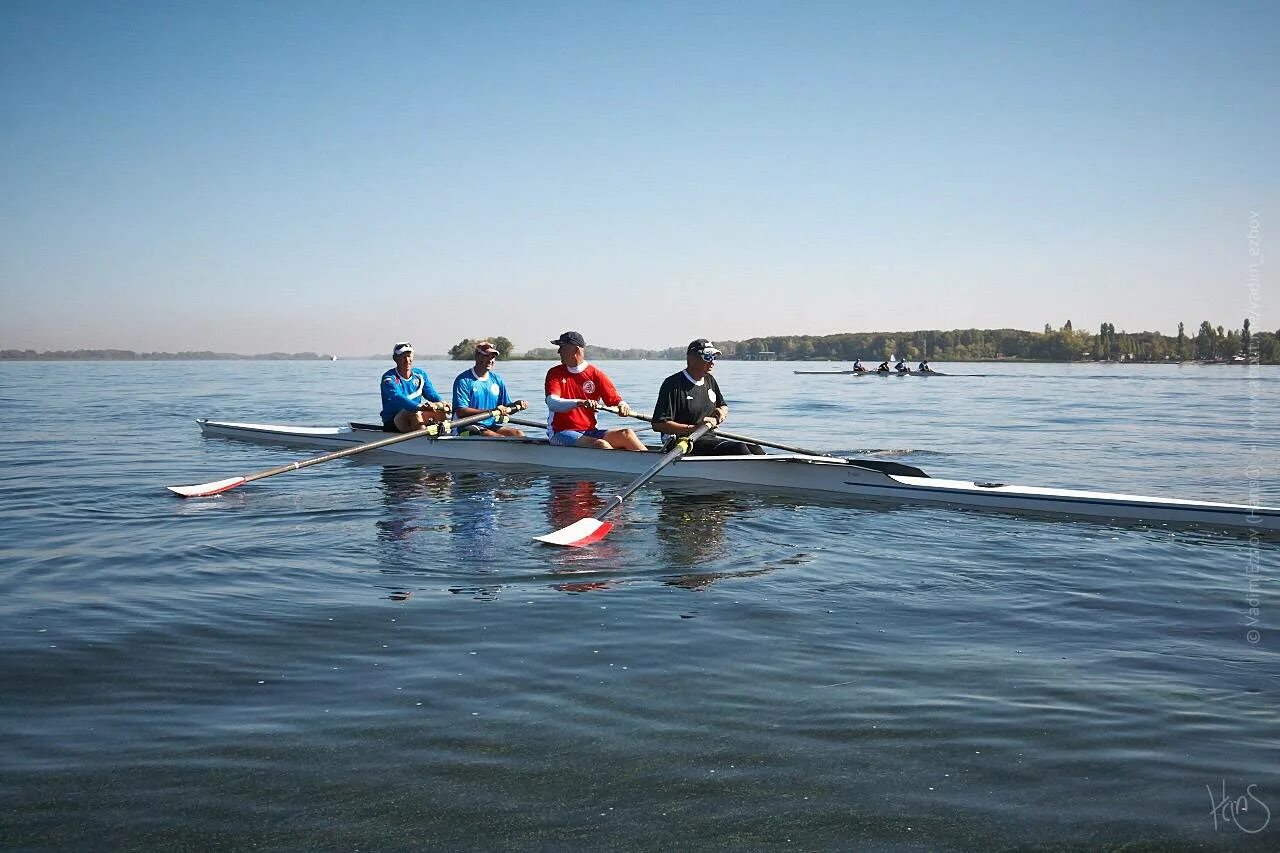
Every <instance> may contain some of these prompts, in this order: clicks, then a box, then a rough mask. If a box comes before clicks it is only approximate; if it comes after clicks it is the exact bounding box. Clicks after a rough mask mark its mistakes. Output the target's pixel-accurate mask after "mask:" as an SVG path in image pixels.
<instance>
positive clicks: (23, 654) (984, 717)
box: [0, 361, 1280, 849]
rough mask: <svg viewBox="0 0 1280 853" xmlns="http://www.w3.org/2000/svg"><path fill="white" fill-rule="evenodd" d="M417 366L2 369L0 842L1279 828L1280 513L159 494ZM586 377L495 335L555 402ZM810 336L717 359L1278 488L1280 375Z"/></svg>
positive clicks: (400, 487) (374, 473) (843, 420)
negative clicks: (1189, 524) (851, 358)
mask: <svg viewBox="0 0 1280 853" xmlns="http://www.w3.org/2000/svg"><path fill="white" fill-rule="evenodd" d="M387 366H388V365H383V364H381V363H375V362H363V361H340V362H336V363H246V362H202V363H136V364H129V363H83V364H72V363H40V364H32V363H27V364H15V363H8V364H0V425H2V426H3V430H0V567H2V568H0V617H2V618H0V638H2V642H0V690H2V691H3V702H2V703H0V726H2V727H3V739H2V740H0V771H2V772H0V808H2V812H0V846H3V847H6V848H13V847H18V848H26V849H39V848H45V849H66V848H82V849H107V848H112V849H125V848H134V849H150V848H154V847H156V846H165V847H182V846H187V847H189V848H191V849H200V848H210V847H237V848H242V847H262V848H311V849H315V848H325V849H388V848H398V847H423V846H432V845H434V846H440V847H447V848H476V849H488V848H493V847H495V846H507V847H548V848H560V847H566V846H567V847H579V848H597V849H598V848H615V849H635V848H654V849H656V848H666V847H671V846H673V845H683V846H716V847H732V848H740V847H757V846H774V845H787V844H790V845H794V846H796V847H797V848H800V849H812V848H832V847H876V848H884V849H895V848H897V849H937V848H969V849H987V848H991V847H999V846H1007V845H1012V846H1020V845H1027V844H1046V845H1055V844H1062V845H1067V846H1090V845H1103V844H1116V845H1119V844H1123V843H1126V842H1133V841H1145V842H1149V843H1152V844H1154V845H1156V846H1164V845H1172V846H1178V847H1181V846H1205V847H1216V846H1219V845H1221V846H1224V847H1236V846H1240V845H1245V846H1250V845H1254V846H1258V847H1259V848H1260V849H1275V848H1276V847H1277V846H1280V843H1277V842H1278V839H1280V836H1278V835H1277V834H1276V833H1277V832H1278V831H1280V814H1278V815H1277V818H1276V820H1275V821H1274V823H1276V824H1278V826H1267V827H1265V828H1263V829H1262V831H1261V832H1257V833H1254V834H1248V833H1246V832H1245V831H1244V830H1245V829H1249V830H1255V829H1257V828H1258V827H1259V826H1260V825H1261V823H1262V820H1263V809H1262V807H1261V803H1266V804H1267V805H1268V806H1269V808H1270V809H1273V810H1275V811H1277V812H1278V813H1280V752H1278V751H1277V747H1276V744H1277V741H1278V739H1280V725H1278V724H1280V711H1278V710H1277V708H1278V707H1280V703H1278V702H1277V699H1278V698H1280V690H1278V688H1280V661H1278V660H1277V655H1276V653H1275V651H1274V649H1275V647H1276V640H1277V637H1278V636H1280V635H1278V634H1277V633H1276V629H1277V616H1278V614H1280V599H1278V597H1277V595H1276V592H1275V590H1276V580H1277V576H1278V573H1280V560H1278V559H1277V557H1278V556H1280V543H1277V541H1276V540H1274V539H1271V540H1267V539H1257V538H1251V537H1250V536H1248V535H1246V534H1243V533H1240V532H1236V533H1231V532H1224V531H1217V530H1210V529H1194V528H1165V527H1161V526H1144V525H1133V524H1128V525H1108V524H1105V523H1097V522H1087V521H1068V520H1053V519H1047V518H1043V517H1039V518H1030V517H1018V516H1014V515H1005V514H979V513H975V512H971V511H962V510H952V509H945V508H937V507H924V506H890V505H885V504H859V503H856V502H848V501H845V502H831V503H823V502H821V501H820V500H816V499H800V500H797V499H796V498H795V497H794V496H790V497H788V496H783V495H767V494H756V493H743V492H736V493H722V492H715V491H710V490H706V489H701V490H700V489H696V488H680V487H672V486H668V485H663V486H661V487H659V486H656V485H651V486H649V487H647V488H646V489H644V490H642V491H641V492H640V493H638V494H637V495H636V496H635V498H633V499H632V500H631V501H629V502H628V505H627V506H626V507H624V509H623V510H622V511H621V512H620V513H619V518H618V521H619V524H618V526H617V527H616V528H615V530H614V531H613V533H612V534H611V535H610V536H609V537H608V539H606V540H605V541H604V542H603V543H600V544H599V545H597V546H595V547H593V548H590V549H584V550H560V549H553V548H549V547H546V546H541V545H535V544H534V543H533V542H531V538H532V537H533V536H535V535H538V534H541V533H545V532H548V531H550V530H552V529H554V528H556V527H559V526H562V525H563V524H566V523H568V522H570V521H572V520H574V519H575V518H578V517H581V516H582V515H585V514H588V513H590V512H593V511H594V510H595V509H596V508H597V507H599V506H600V505H601V502H602V501H603V500H604V499H606V498H607V497H608V496H609V495H611V494H613V491H614V490H616V489H617V488H618V486H619V485H620V484H619V483H618V482H615V481H609V480H605V479H601V480H596V479H593V478H591V477H586V478H582V477H575V476H572V475H568V474H564V473H555V474H551V473H548V474H543V473H540V472H537V471H519V472H512V471H502V470H486V469H485V468H484V467H477V468H472V469H465V470H464V469H455V470H446V469H442V468H438V467H391V466H384V465H382V464H379V463H377V462H361V461H359V459H354V460H348V461H339V462H334V463H330V464H327V465H322V466H317V467H315V468H312V469H308V470H305V471H300V472H296V473H290V474H286V475H282V476H279V477H275V478H272V479H269V480H264V481H261V482H258V483H253V484H249V485H247V486H245V487H243V488H240V489H237V490H235V491H233V492H229V493H227V494H225V495H222V496H219V497H216V498H211V499H202V500H189V501H183V500H180V499H178V498H175V497H174V496H172V495H171V494H169V493H167V492H166V491H165V490H164V486H165V485H166V484H170V483H190V482H200V481H204V480H213V479H219V478H221V477H226V476H231V475H235V474H242V473H248V472H251V471H256V470H260V469H264V468H268V467H272V466H274V465H278V464H281V463H282V462H285V461H289V460H292V459H295V458H300V457H302V456H305V455H306V453H305V452H303V453H300V452H299V451H297V450H288V449H283V448H275V447H264V446H256V445H250V444H241V443H237V442H231V441H223V440H208V439H203V438H202V437H201V436H200V434H199V431H198V430H197V428H196V426H195V425H194V423H192V418H194V417H196V416H209V417H214V418H220V419H230V420H247V421H260V422H276V423H301V424H312V425H324V424H338V423H342V422H345V421H347V420H350V419H353V418H354V419H365V420H368V419H372V418H376V416H377V408H378V406H377V399H376V394H377V388H376V385H377V378H378V375H379V374H380V373H381V371H382V370H384V369H385V368H386V367H387ZM420 366H425V367H426V368H427V370H428V371H429V372H430V374H431V375H432V377H433V379H434V380H435V382H436V384H437V386H439V387H442V388H443V387H448V386H449V385H450V382H451V379H452V376H453V375H454V374H456V373H457V372H458V371H459V370H460V369H461V368H462V367H463V365H459V364H456V363H455V364H448V363H426V364H425V365H420ZM547 366H548V365H546V364H545V363H510V364H503V365H501V366H500V370H501V372H502V373H503V374H504V375H505V377H506V379H507V382H508V384H509V385H510V387H511V388H512V390H513V392H514V393H516V394H517V395H519V396H524V397H528V398H529V399H531V400H532V401H533V402H534V406H533V410H532V413H533V416H534V417H542V416H543V413H544V409H543V407H542V405H541V402H540V397H541V377H542V374H543V373H544V372H545V370H546V368H547ZM603 366H604V367H605V368H606V369H607V370H608V371H609V372H610V373H611V375H612V376H613V377H614V379H615V381H616V382H617V384H618V385H619V387H620V388H621V389H622V390H623V393H624V394H625V395H626V396H627V397H628V400H629V401H630V402H631V403H632V404H633V405H635V406H636V407H637V408H648V407H650V406H652V397H653V396H654V394H655V393H656V389H657V386H658V384H659V383H660V381H661V379H662V378H663V377H664V376H665V375H666V374H668V373H670V372H672V371H673V370H674V369H675V366H674V365H672V364H669V363H660V362H616V363H604V364H603ZM796 367H800V365H796V364H785V363H743V362H723V363H722V364H720V365H719V366H718V368H717V371H718V373H717V375H718V376H719V378H720V382H721V385H722V387H723V388H724V390H725V392H726V394H728V395H729V397H730V401H731V404H732V407H733V417H732V419H731V422H730V424H728V427H729V428H731V429H734V430H736V431H740V432H744V433H749V434H753V435H758V436H760V437H763V438H766V439H772V440H775V441H780V442H783V443H792V444H797V445H801V446H809V447H819V448H823V449H828V450H834V451H844V452H853V451H859V450H870V449H882V450H899V451H904V452H903V453H901V454H899V455H895V456H892V457H890V458H894V459H899V460H901V461H904V462H908V463H910V464H915V465H919V466H921V467H923V468H925V469H926V470H928V471H929V472H930V473H932V474H934V475H936V476H952V477H960V478H965V479H975V478H976V479H984V478H985V479H998V480H1000V481H1003V482H1014V483H1025V484H1032V485H1052V486H1062V487H1078V488H1098V489H1104V490H1114V491H1126V492H1136V493H1152V494H1171V495H1178V496H1184V497H1203V498H1210V499H1223V500H1232V501H1249V500H1254V501H1258V502H1262V503H1267V504H1273V505H1274V504H1280V475H1278V474H1277V470H1280V465H1277V463H1278V462H1280V430H1278V429H1277V426H1276V424H1277V423H1280V394H1278V393H1277V391H1280V370H1277V369H1276V368H1254V369H1246V368H1233V367H1195V366H1183V367H1175V366H1167V367H1166V366H1080V365H1011V364H952V365H936V367H938V368H940V369H943V370H947V371H948V372H951V373H953V374H964V375H953V376H946V377H933V378H928V379H897V378H893V379H879V378H870V379H850V378H847V377H843V376H797V375H795V374H794V373H793V369H795V368H796ZM804 367H807V368H808V369H814V370H821V369H832V370H835V369H841V368H845V367H847V365H838V364H826V365H805V366H804ZM611 423H613V422H611ZM1251 580H1252V581H1254V584H1253V588H1252V589H1251V587H1250V582H1251ZM1251 610H1252V613H1251ZM1250 630H1255V631H1257V632H1258V633H1257V634H1256V635H1250V634H1249V633H1248V632H1249V631H1250ZM1251 637H1252V638H1255V639H1257V640H1258V642H1256V643H1255V642H1250V639H1251ZM1250 785H1253V786H1256V787H1255V788H1253V793H1254V795H1256V797H1257V799H1258V800H1260V801H1261V803H1259V802H1256V801H1253V800H1250V801H1247V802H1248V803H1249V804H1250V805H1252V810H1251V811H1249V812H1247V813H1239V812H1237V820H1236V821H1235V822H1232V821H1231V820H1230V819H1229V818H1228V816H1227V814H1226V812H1222V811H1220V812H1219V813H1218V814H1217V815H1216V817H1217V820H1216V822H1215V814H1214V812H1213V811H1212V809H1213V806H1214V803H1215V801H1216V800H1219V799H1221V796H1220V795H1219V794H1218V792H1219V791H1221V790H1224V789H1225V792H1226V794H1227V795H1228V796H1229V797H1231V798H1233V799H1234V798H1235V797H1237V796H1242V795H1244V794H1245V792H1246V788H1247V786H1250ZM1206 786H1209V787H1208V788H1206ZM1211 791H1212V792H1213V793H1214V794H1215V796H1214V798H1212V799H1211V796H1210V792H1211Z"/></svg>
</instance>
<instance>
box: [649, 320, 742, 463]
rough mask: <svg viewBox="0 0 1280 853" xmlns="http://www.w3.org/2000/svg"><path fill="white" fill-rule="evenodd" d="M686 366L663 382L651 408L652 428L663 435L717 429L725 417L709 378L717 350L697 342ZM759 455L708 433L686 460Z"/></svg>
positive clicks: (688, 353) (725, 410) (690, 349)
mask: <svg viewBox="0 0 1280 853" xmlns="http://www.w3.org/2000/svg"><path fill="white" fill-rule="evenodd" d="M685 353H686V356H685V361H686V363H687V366H686V367H685V369H684V370H681V371H680V372H679V373H673V374H671V375H670V376H668V377H667V378H666V380H664V381H663V383H662V387H661V388H660V389H659V390H658V402H657V403H655V404H654V406H653V428H654V429H655V430H657V431H658V432H660V433H662V434H663V435H669V436H673V437H675V438H679V437H682V436H686V435H688V434H689V433H691V432H693V431H694V430H695V429H697V428H698V427H699V426H700V425H701V424H703V423H704V422H706V423H710V424H711V425H712V427H713V428H714V427H718V426H720V424H722V423H724V422H725V419H726V418H728V417H729V404H728V403H726V402H725V399H724V395H723V394H721V393H720V386H719V384H717V383H716V379H715V377H714V376H712V375H711V371H712V369H713V368H714V367H715V363H716V359H717V358H719V357H720V350H718V349H716V345H715V344H713V343H711V341H709V340H707V339H706V338H698V339H697V340H696V341H693V342H691V343H690V344H689V347H688V349H687V350H686V351H685ZM748 454H756V455H763V454H764V450H763V449H761V448H760V446H759V445H755V444H748V443H746V442H743V441H730V440H729V439H726V438H720V437H719V436H717V435H715V434H714V433H708V434H706V435H704V436H703V437H702V438H700V439H698V440H697V441H695V442H694V443H693V449H692V450H690V451H689V453H688V454H687V455H689V456H745V455H748Z"/></svg>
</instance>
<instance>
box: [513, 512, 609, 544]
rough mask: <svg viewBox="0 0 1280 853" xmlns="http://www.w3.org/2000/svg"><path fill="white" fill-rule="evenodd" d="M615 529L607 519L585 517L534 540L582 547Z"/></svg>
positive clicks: (597, 540)
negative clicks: (599, 519)
mask: <svg viewBox="0 0 1280 853" xmlns="http://www.w3.org/2000/svg"><path fill="white" fill-rule="evenodd" d="M612 529H613V525H612V524H611V523H609V522H607V521H598V520H597V519H594V518H583V519H579V520H578V521H575V522H574V523H573V524H570V525H569V526H568V527H561V528H560V529H559V530H557V531H555V532H554V533H548V534H547V535H545V536H535V537H533V538H534V541H536V542H546V543H547V544H548V545H563V546H565V547H567V548H581V547H582V546H584V545H590V544H591V543H592V542H599V541H600V540H601V539H603V538H604V537H605V536H607V535H608V534H609V531H610V530H612Z"/></svg>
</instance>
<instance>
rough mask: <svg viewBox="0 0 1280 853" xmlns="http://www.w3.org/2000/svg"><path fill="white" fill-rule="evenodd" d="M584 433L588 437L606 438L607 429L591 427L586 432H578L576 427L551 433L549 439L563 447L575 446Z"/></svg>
mask: <svg viewBox="0 0 1280 853" xmlns="http://www.w3.org/2000/svg"><path fill="white" fill-rule="evenodd" d="M584 435H585V436H586V437H587V438H604V436H605V431H604V430H602V429H589V430H586V431H584V432H578V431H577V430H576V429H566V430H564V431H562V432H553V433H551V438H550V439H548V441H550V442H551V443H552V444H558V445H560V446H562V447H573V446H574V445H575V444H577V443H578V439H580V438H582V437H583V436H584Z"/></svg>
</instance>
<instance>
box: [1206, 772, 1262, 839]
mask: <svg viewBox="0 0 1280 853" xmlns="http://www.w3.org/2000/svg"><path fill="white" fill-rule="evenodd" d="M1256 787H1258V786H1257V785H1250V786H1248V787H1247V788H1245V789H1244V794H1243V795H1242V796H1239V797H1234V798H1233V797H1228V796H1227V780H1226V779H1223V780H1222V797H1221V798H1219V797H1217V796H1215V795H1214V793H1213V789H1212V788H1210V787H1209V786H1208V785H1205V786H1204V789H1205V790H1206V791H1208V792H1209V802H1210V804H1211V805H1212V806H1213V808H1212V809H1211V810H1210V812H1209V814H1211V815H1213V831H1214V832H1217V831H1218V820H1219V819H1221V820H1222V822H1223V823H1224V824H1226V825H1231V824H1235V827H1236V829H1238V830H1240V831H1241V832H1245V833H1248V834H1249V835H1254V834H1256V833H1259V832H1262V830H1264V829H1266V828H1267V824H1269V823H1271V809H1269V808H1267V804H1266V803H1264V802H1263V801H1262V800H1260V799H1259V798H1258V796H1257V795H1256V794H1254V793H1253V789H1254V788H1256ZM1250 800H1252V801H1253V802H1254V803H1255V805H1253V806H1250V804H1249V801H1250ZM1250 809H1253V810H1254V811H1255V812H1258V811H1260V812H1261V814H1260V816H1259V817H1253V818H1250V817H1248V815H1249V811H1250ZM1241 821H1243V823H1242V822H1241ZM1250 827H1252V828H1250Z"/></svg>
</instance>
